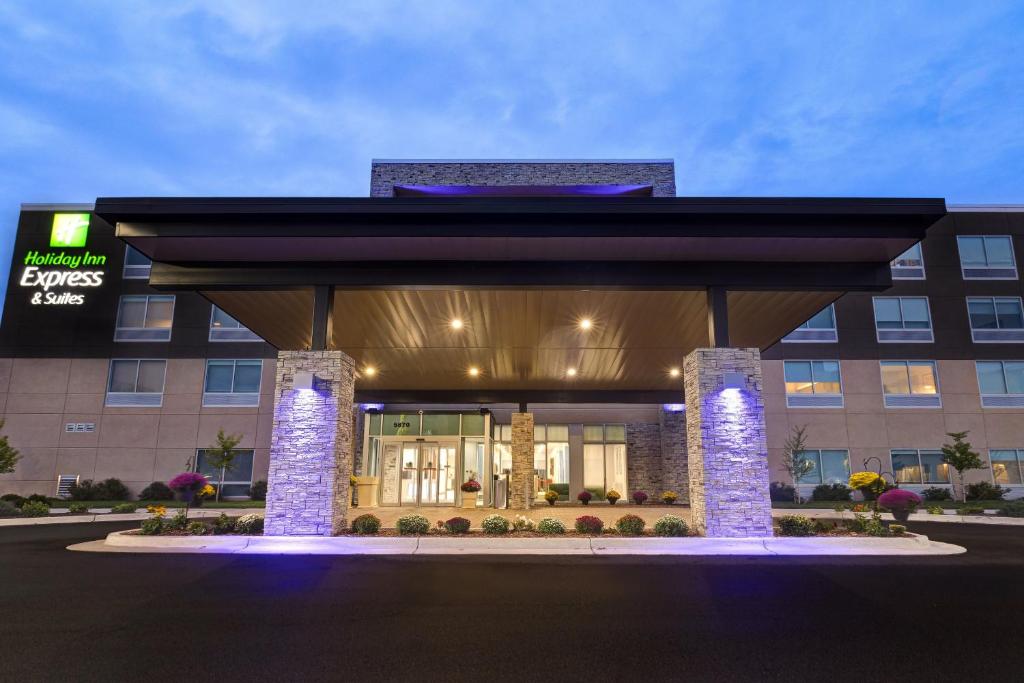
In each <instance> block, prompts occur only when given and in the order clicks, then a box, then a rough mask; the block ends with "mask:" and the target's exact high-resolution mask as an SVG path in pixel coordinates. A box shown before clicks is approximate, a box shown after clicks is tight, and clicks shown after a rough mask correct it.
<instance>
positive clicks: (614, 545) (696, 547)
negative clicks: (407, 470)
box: [68, 531, 966, 556]
mask: <svg viewBox="0 0 1024 683" xmlns="http://www.w3.org/2000/svg"><path fill="white" fill-rule="evenodd" d="M68 549H69V550H78V551H85V552H136V553H218V554H229V555H230V554H242V555H549V556H550V555H595V556H612V555H696V556H699V555H743V556H758V555H760V556H780V555H803V556H830V555H858V556H904V555H957V554H960V553H963V552H966V549H965V548H962V547H960V546H957V545H951V544H948V543H937V542H935V541H930V540H929V539H928V537H927V536H920V535H914V534H911V535H908V536H906V537H902V538H862V537H857V538H841V537H815V538H700V537H693V536H690V537H686V538H616V537H594V538H583V537H577V536H569V537H564V538H487V537H478V536H469V537H455V538H444V537H430V536H423V537H394V536H388V537H381V536H367V537H358V536H139V535H136V534H129V533H127V532H124V531H116V532H114V533H111V534H108V535H107V537H106V539H105V540H102V541H92V542H89V543H80V544H77V545H72V546H68Z"/></svg>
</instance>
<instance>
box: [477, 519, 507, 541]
mask: <svg viewBox="0 0 1024 683" xmlns="http://www.w3.org/2000/svg"><path fill="white" fill-rule="evenodd" d="M480 527H481V528H482V529H483V530H484V533H485V534H491V535H494V536H496V535H499V534H507V533H508V530H509V523H508V520H507V519H505V518H504V517H502V516H501V515H487V516H486V517H484V521H482V522H480Z"/></svg>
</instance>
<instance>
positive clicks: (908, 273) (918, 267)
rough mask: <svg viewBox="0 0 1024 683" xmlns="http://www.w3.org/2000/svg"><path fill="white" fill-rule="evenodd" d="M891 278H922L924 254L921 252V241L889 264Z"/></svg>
mask: <svg viewBox="0 0 1024 683" xmlns="http://www.w3.org/2000/svg"><path fill="white" fill-rule="evenodd" d="M889 267H890V269H891V270H892V279H893V280H923V279H924V256H923V255H922V254H921V243H920V242H918V243H917V244H915V245H914V246H912V247H911V248H910V249H907V250H906V251H905V252H903V253H902V254H900V255H899V256H897V257H896V258H895V259H893V260H892V262H891V263H890V264H889Z"/></svg>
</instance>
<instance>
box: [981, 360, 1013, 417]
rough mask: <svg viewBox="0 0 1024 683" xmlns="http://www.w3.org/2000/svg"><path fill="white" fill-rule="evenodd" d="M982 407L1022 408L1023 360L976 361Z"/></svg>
mask: <svg viewBox="0 0 1024 683" xmlns="http://www.w3.org/2000/svg"><path fill="white" fill-rule="evenodd" d="M975 366H976V368H977V370H978V388H979V390H980V391H981V405H982V407H983V408H1024V361H1020V360H1006V361H1002V360H986V361H981V360H979V361H977V362H976V363H975Z"/></svg>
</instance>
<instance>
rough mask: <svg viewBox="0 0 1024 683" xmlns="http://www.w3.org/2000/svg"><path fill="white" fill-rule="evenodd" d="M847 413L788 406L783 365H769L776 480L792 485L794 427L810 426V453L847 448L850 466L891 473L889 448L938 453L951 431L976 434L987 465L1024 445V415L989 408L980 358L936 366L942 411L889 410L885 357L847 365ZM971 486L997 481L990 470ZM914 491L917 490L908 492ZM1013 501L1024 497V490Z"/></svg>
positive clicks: (972, 476) (971, 476)
mask: <svg viewBox="0 0 1024 683" xmlns="http://www.w3.org/2000/svg"><path fill="white" fill-rule="evenodd" d="M840 366H841V369H842V380H843V396H844V400H845V404H846V405H845V408H818V409H801V410H794V409H789V408H787V407H786V388H785V381H784V378H783V361H781V360H771V361H763V372H764V379H765V410H766V414H767V426H768V451H769V465H770V469H771V478H772V480H773V481H776V480H778V481H785V480H786V475H785V474H784V472H783V471H782V470H781V462H782V454H783V446H784V444H785V441H786V439H787V438H788V436H789V434H790V432H791V430H792V428H793V427H795V426H798V425H806V426H807V436H808V444H807V445H808V447H809V448H844V449H848V450H849V451H850V466H851V468H852V469H853V470H854V471H857V470H859V469H863V462H864V460H865V459H867V458H870V457H871V456H876V457H878V458H880V459H881V460H882V463H883V470H886V471H890V470H891V469H892V463H891V460H890V457H889V451H890V449H899V448H915V449H938V448H940V447H941V446H942V445H943V444H944V443H946V442H948V441H950V439H949V437H947V436H946V433H947V432H959V431H970V434H969V435H968V440H969V441H970V442H971V444H972V445H973V446H974V448H975V450H977V451H978V452H979V453H981V456H982V459H983V460H985V462H986V463H987V462H988V449H989V448H996V449H998V448H1024V410H1007V409H991V408H986V409H982V407H981V399H980V397H979V394H978V380H977V375H976V373H975V365H974V361H971V360H940V361H937V366H938V373H939V391H940V393H941V396H942V407H941V408H931V409H907V408H898V409H893V408H888V409H887V408H885V405H884V401H883V398H882V379H881V372H880V369H879V361H878V360H844V361H841V362H840ZM967 481H968V482H974V481H989V482H991V481H992V472H991V470H990V469H985V470H973V471H970V472H968V473H967ZM908 488H914V487H908ZM1014 488H1015V489H1016V490H1015V491H1014V492H1013V493H1012V494H1011V497H1016V496H1020V495H1024V490H1022V489H1021V487H1014Z"/></svg>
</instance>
